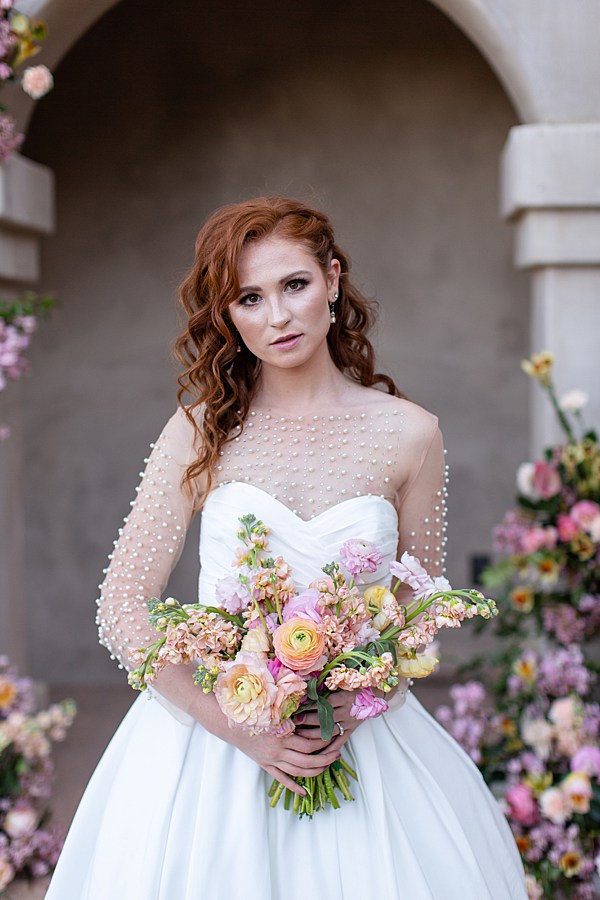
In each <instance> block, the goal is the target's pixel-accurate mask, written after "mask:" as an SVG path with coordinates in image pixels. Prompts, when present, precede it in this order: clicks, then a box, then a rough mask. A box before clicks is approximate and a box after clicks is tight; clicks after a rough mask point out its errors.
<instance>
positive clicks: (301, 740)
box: [226, 728, 340, 797]
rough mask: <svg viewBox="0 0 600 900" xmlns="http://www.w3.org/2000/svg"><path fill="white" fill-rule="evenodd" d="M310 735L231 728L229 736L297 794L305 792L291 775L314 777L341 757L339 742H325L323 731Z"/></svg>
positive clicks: (227, 738)
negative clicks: (278, 733) (274, 733)
mask: <svg viewBox="0 0 600 900" xmlns="http://www.w3.org/2000/svg"><path fill="white" fill-rule="evenodd" d="M311 731H312V732H313V734H312V735H311V736H308V735H306V734H304V733H302V732H295V733H293V734H288V735H285V736H281V737H280V736H278V735H272V734H250V733H249V732H248V731H245V730H244V729H242V728H232V729H231V731H230V735H229V736H227V737H226V740H229V742H230V743H231V744H234V746H236V747H237V748H238V749H239V750H241V751H242V752H243V753H245V754H246V756H249V757H250V759H253V760H254V761H255V762H257V763H258V765H259V766H260V767H261V768H262V769H264V770H265V772H267V773H268V774H269V775H271V776H272V777H273V778H276V779H277V781H279V782H280V783H281V784H282V785H283V786H284V787H286V788H289V789H290V791H293V792H294V794H300V796H301V797H304V796H305V795H306V791H305V790H304V788H303V787H301V786H300V785H299V784H297V783H296V782H295V781H294V779H293V778H292V777H290V776H292V775H293V776H295V777H297V778H298V777H302V778H311V777H315V776H317V775H320V774H321V772H324V771H325V769H327V768H328V767H329V766H330V765H331V763H333V762H335V761H336V759H339V756H340V750H339V747H337V746H336V741H335V740H331V741H323V740H322V739H321V732H320V731H318V733H315V729H311Z"/></svg>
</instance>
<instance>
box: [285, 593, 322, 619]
mask: <svg viewBox="0 0 600 900" xmlns="http://www.w3.org/2000/svg"><path fill="white" fill-rule="evenodd" d="M322 607H323V603H322V601H321V595H320V593H319V591H318V590H317V589H316V588H307V590H305V591H302V593H301V594H298V595H297V596H296V597H292V599H291V600H288V602H287V603H286V604H285V606H284V608H283V613H282V616H283V621H284V622H287V621H288V619H291V618H293V616H301V617H302V618H304V619H312V621H313V622H317V623H318V622H321V621H322V619H323V616H322V614H321V610H322Z"/></svg>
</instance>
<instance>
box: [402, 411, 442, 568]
mask: <svg viewBox="0 0 600 900" xmlns="http://www.w3.org/2000/svg"><path fill="white" fill-rule="evenodd" d="M422 412H423V413H424V411H422ZM425 415H426V416H427V418H426V419H424V417H423V416H419V420H418V421H417V423H415V425H414V428H413V431H414V433H413V434H412V435H411V445H412V450H413V453H414V455H415V461H416V464H415V467H414V470H413V472H412V474H411V475H410V477H409V478H408V480H407V482H406V483H405V484H404V485H403V487H402V488H401V489H400V491H399V492H398V501H397V508H398V529H399V539H398V553H399V554H402V553H403V552H404V551H405V550H408V552H409V553H410V554H411V555H412V556H417V557H418V558H419V559H420V561H421V563H422V564H423V566H425V568H426V569H427V571H428V572H429V574H430V575H431V576H433V577H435V576H437V575H443V574H444V570H445V564H446V549H445V547H446V497H447V488H446V482H447V473H448V467H447V465H446V461H445V450H444V443H443V438H442V433H441V431H440V429H439V426H438V420H437V418H436V417H435V416H432V415H430V414H428V413H427V414H425ZM398 558H399V557H398Z"/></svg>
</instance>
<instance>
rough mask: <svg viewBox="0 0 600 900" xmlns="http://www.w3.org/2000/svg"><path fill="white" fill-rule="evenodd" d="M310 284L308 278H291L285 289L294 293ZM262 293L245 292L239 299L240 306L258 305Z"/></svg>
mask: <svg viewBox="0 0 600 900" xmlns="http://www.w3.org/2000/svg"><path fill="white" fill-rule="evenodd" d="M307 284H308V279H306V278H290V280H289V281H287V282H286V284H285V290H286V291H289V292H290V293H292V294H297V293H299V292H300V291H302V290H304V288H305V287H306V286H307ZM261 299H262V298H261V296H260V294H244V296H243V297H240V299H239V300H238V301H237V305H238V306H257V305H258V301H259V300H261Z"/></svg>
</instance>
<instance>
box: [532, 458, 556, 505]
mask: <svg viewBox="0 0 600 900" xmlns="http://www.w3.org/2000/svg"><path fill="white" fill-rule="evenodd" d="M533 486H534V488H535V490H536V491H537V492H538V494H539V495H540V497H541V498H542V500H549V499H550V498H551V497H555V496H556V495H557V494H558V492H559V491H560V488H561V481H560V475H559V474H558V472H557V471H556V469H555V468H554V467H553V466H551V465H549V464H548V463H545V462H536V463H535V468H534V471H533Z"/></svg>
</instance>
